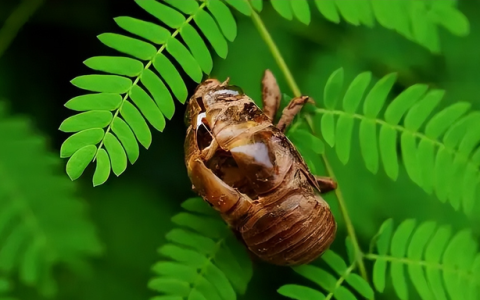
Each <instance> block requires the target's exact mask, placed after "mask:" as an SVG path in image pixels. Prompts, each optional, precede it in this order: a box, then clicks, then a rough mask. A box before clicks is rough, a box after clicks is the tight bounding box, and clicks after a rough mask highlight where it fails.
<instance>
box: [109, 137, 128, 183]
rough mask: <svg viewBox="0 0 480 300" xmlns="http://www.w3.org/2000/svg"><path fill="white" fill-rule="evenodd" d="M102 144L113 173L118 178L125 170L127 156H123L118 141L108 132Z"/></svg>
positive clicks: (122, 150)
mask: <svg viewBox="0 0 480 300" xmlns="http://www.w3.org/2000/svg"><path fill="white" fill-rule="evenodd" d="M104 144H105V149H107V152H108V154H109V156H110V162H111V164H112V170H113V173H114V174H115V175H117V176H120V174H122V173H123V172H124V171H125V169H126V168H127V155H126V154H125V150H124V149H123V147H122V145H121V144H120V142H119V141H118V139H117V138H116V137H115V136H114V135H113V134H111V133H110V132H108V133H107V134H106V135H105V140H104Z"/></svg>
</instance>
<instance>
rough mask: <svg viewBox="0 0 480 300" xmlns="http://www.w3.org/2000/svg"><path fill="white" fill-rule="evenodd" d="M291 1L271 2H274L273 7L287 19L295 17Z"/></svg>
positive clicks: (275, 0) (278, 0)
mask: <svg viewBox="0 0 480 300" xmlns="http://www.w3.org/2000/svg"><path fill="white" fill-rule="evenodd" d="M290 2H291V1H288V0H274V1H271V2H270V3H271V4H272V6H273V8H274V9H275V10H276V11H277V12H278V14H279V15H281V16H282V17H284V18H285V19H287V20H292V19H293V11H292V6H291V4H290Z"/></svg>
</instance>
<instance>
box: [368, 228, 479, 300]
mask: <svg viewBox="0 0 480 300" xmlns="http://www.w3.org/2000/svg"><path fill="white" fill-rule="evenodd" d="M389 221H391V220H389ZM415 223H416V222H415V220H405V221H404V222H402V223H401V224H400V226H398V228H397V229H396V230H395V233H394V234H393V239H392V241H391V245H390V246H391V247H390V253H388V252H383V253H380V252H379V253H378V254H375V253H371V254H367V255H366V258H367V259H372V260H375V267H374V273H373V278H374V282H380V281H381V282H382V283H381V284H375V287H376V289H377V290H378V291H380V292H382V291H383V288H384V286H385V278H386V277H387V266H388V265H390V267H391V270H390V271H391V274H392V277H391V279H392V283H393V286H394V289H395V292H396V294H397V296H398V298H400V299H408V298H409V297H408V295H409V287H410V285H409V284H407V283H408V282H407V281H411V283H412V284H413V287H414V288H415V291H416V293H418V294H419V295H420V297H421V298H422V299H449V298H447V296H446V295H447V294H449V295H450V298H451V299H456V298H457V297H461V299H472V300H473V299H476V297H477V293H478V288H479V287H480V280H479V278H478V277H476V276H475V275H476V273H475V272H476V270H477V269H476V268H477V267H478V266H477V265H476V262H477V261H478V259H479V257H480V255H479V253H478V252H477V251H478V250H477V249H478V246H477V243H476V242H475V240H474V239H473V237H472V235H471V232H470V230H462V231H460V232H458V233H457V234H456V235H455V236H454V237H453V238H451V229H450V227H449V226H438V225H437V223H435V222H432V221H426V222H424V223H421V224H420V225H418V226H415ZM390 225H391V222H390ZM382 227H383V226H382ZM390 228H391V227H390ZM379 234H380V236H382V235H384V234H383V233H379ZM390 234H391V231H390ZM377 235H378V234H377ZM387 242H388V241H387ZM459 252H461V253H462V255H458V253H459ZM380 263H381V264H382V265H383V266H384V267H382V268H377V267H376V266H377V265H379V264H380ZM405 269H406V270H407V271H408V272H407V273H405Z"/></svg>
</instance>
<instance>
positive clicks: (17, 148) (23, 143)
mask: <svg viewBox="0 0 480 300" xmlns="http://www.w3.org/2000/svg"><path fill="white" fill-rule="evenodd" d="M7 114H8V112H7V110H6V107H5V105H3V103H2V102H0V141H1V147H0V272H5V273H7V274H10V273H13V272H15V273H18V274H19V277H20V280H21V281H22V282H23V283H24V284H26V285H28V286H35V287H38V288H39V289H40V291H41V292H42V293H44V294H46V295H48V294H52V293H54V292H55V282H54V280H53V278H52V274H51V273H52V268H53V266H54V265H56V264H58V263H67V264H77V263H79V262H81V260H82V259H84V258H85V257H86V256H91V255H97V254H99V251H100V250H101V248H100V245H99V241H98V240H97V236H96V234H95V231H94V228H93V224H91V223H90V222H89V221H88V220H87V219H86V218H85V217H84V210H85V206H84V204H83V203H82V202H81V201H79V200H78V199H77V198H76V197H75V195H74V185H73V184H72V182H70V181H69V180H68V179H65V178H64V177H62V176H60V175H59V174H56V172H55V169H56V168H59V167H60V160H59V159H57V158H55V157H54V156H53V155H52V154H50V153H49V152H47V150H46V145H45V144H46V143H45V138H44V137H43V136H40V135H38V134H36V133H34V132H33V130H32V128H31V126H30V124H29V122H28V120H27V119H24V118H20V117H9V116H8V115H7ZM0 285H1V284H0Z"/></svg>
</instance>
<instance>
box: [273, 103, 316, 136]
mask: <svg viewBox="0 0 480 300" xmlns="http://www.w3.org/2000/svg"><path fill="white" fill-rule="evenodd" d="M310 101H311V100H310V97H308V96H300V97H295V98H293V99H292V101H290V103H289V104H288V105H287V107H285V108H284V109H283V112H282V117H281V118H280V121H278V124H277V128H278V129H280V130H281V131H282V132H285V129H286V128H287V126H288V125H290V123H292V121H293V118H295V116H296V115H297V114H298V113H299V112H300V110H302V107H303V106H304V105H305V104H306V103H307V102H310Z"/></svg>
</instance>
